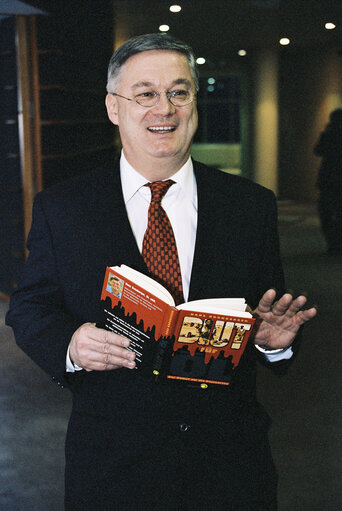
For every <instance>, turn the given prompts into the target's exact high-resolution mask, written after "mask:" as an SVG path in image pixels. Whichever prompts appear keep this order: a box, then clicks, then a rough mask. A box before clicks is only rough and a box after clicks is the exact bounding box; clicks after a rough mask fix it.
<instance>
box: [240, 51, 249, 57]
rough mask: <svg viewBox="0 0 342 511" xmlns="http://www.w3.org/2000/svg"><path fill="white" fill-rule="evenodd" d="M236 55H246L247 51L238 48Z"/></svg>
mask: <svg viewBox="0 0 342 511" xmlns="http://www.w3.org/2000/svg"><path fill="white" fill-rule="evenodd" d="M238 55H240V57H244V56H245V55H247V52H246V50H239V51H238Z"/></svg>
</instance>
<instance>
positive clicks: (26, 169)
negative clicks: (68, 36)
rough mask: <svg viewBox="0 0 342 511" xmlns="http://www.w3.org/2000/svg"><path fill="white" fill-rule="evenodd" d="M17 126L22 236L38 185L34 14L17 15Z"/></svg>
mask: <svg viewBox="0 0 342 511" xmlns="http://www.w3.org/2000/svg"><path fill="white" fill-rule="evenodd" d="M16 24H17V38H16V45H17V67H18V125H19V145H20V160H21V172H22V187H23V212H24V235H25V239H26V238H27V235H28V232H29V229H30V226H31V220H32V218H31V215H32V214H31V211H32V202H33V198H34V195H35V193H36V192H37V191H38V189H40V188H41V158H39V157H38V154H37V152H40V139H38V140H37V137H39V133H40V129H39V123H38V125H37V122H38V119H37V118H36V117H37V98H38V97H39V92H38V90H37V88H38V65H37V51H36V38H35V18H34V16H17V17H16Z"/></svg>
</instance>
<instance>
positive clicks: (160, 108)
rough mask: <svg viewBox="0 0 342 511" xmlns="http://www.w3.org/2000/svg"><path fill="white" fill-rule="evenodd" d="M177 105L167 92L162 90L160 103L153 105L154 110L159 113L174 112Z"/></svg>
mask: <svg viewBox="0 0 342 511" xmlns="http://www.w3.org/2000/svg"><path fill="white" fill-rule="evenodd" d="M175 110H176V107H175V106H174V105H173V104H172V103H171V101H169V98H168V97H167V94H166V92H161V93H160V97H159V101H158V103H157V104H156V105H155V106H154V107H153V111H154V112H156V113H158V114H159V115H170V114H173V113H174V112H175Z"/></svg>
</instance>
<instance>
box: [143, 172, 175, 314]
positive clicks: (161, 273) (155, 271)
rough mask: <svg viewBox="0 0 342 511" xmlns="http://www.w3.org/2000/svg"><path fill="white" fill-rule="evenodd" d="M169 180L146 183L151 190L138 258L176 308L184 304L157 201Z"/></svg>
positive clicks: (169, 234)
mask: <svg viewBox="0 0 342 511" xmlns="http://www.w3.org/2000/svg"><path fill="white" fill-rule="evenodd" d="M173 184H174V181H172V179H169V180H167V181H154V182H153V183H147V184H146V185H145V186H148V187H149V188H150V189H151V194H152V197H151V203H150V207H149V208H148V224H147V229H146V232H145V235H144V240H143V247H142V256H143V258H144V261H145V263H146V265H147V268H148V270H149V272H150V274H151V276H152V277H153V278H154V279H155V280H157V281H158V282H160V283H161V284H162V285H163V286H165V287H166V288H167V289H168V290H169V291H170V293H171V294H172V296H173V298H174V300H175V303H176V305H178V304H179V303H182V302H183V301H184V298H183V288H182V276H181V270H180V265H179V259H178V252H177V246H176V240H175V236H174V234H173V229H172V226H171V223H170V220H169V217H168V216H167V214H166V212H165V211H164V209H163V207H162V205H161V201H162V198H163V197H164V195H165V194H166V192H167V191H168V189H169V188H170V186H172V185H173Z"/></svg>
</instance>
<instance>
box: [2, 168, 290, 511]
mask: <svg viewBox="0 0 342 511" xmlns="http://www.w3.org/2000/svg"><path fill="white" fill-rule="evenodd" d="M194 168H195V175H196V180H197V187H198V228H197V236H196V247H195V256H194V262H193V269H192V275H191V284H190V296H189V300H196V299H200V298H209V297H245V298H246V300H247V302H248V303H249V304H250V305H251V306H252V307H253V306H255V305H256V304H257V303H258V301H259V299H260V297H261V295H262V293H263V292H264V291H265V290H267V289H268V288H270V287H276V288H277V289H278V290H279V291H282V290H283V274H282V269H281V263H280V258H279V247H278V237H277V226H276V222H277V220H276V205H275V198H274V195H273V194H272V192H270V191H269V190H266V189H265V188H263V187H261V186H258V185H256V184H254V183H252V182H251V181H248V180H245V179H242V178H240V177H236V176H231V175H227V174H224V173H222V172H220V171H217V170H215V169H210V168H208V167H206V166H204V165H202V164H200V163H196V162H195V164H194ZM28 247H29V249H30V255H29V259H28V262H27V265H26V268H25V272H24V275H23V277H22V279H21V281H20V283H19V286H18V289H17V290H16V291H15V292H14V294H13V295H12V297H11V306H10V310H9V313H8V315H7V323H8V324H9V325H11V326H12V327H13V329H14V333H15V337H16V340H17V343H18V345H19V346H20V347H21V348H22V349H23V350H24V351H25V352H26V353H27V354H28V355H29V356H30V357H31V358H32V359H33V360H34V361H35V362H36V363H37V364H38V365H39V366H40V367H41V368H42V369H44V370H45V371H47V372H48V373H49V374H50V375H51V377H52V378H53V380H55V381H56V382H57V383H59V384H61V385H67V386H69V387H70V388H71V390H72V391H73V396H74V401H73V402H74V406H73V412H72V416H71V420H70V424H69V430H68V436H67V447H66V452H67V465H66V474H67V476H66V480H67V486H66V487H67V497H66V501H67V502H69V504H67V505H69V506H70V507H67V509H73V510H75V509H82V510H85V509H88V507H86V505H89V509H92V511H93V510H94V509H97V507H95V504H94V502H93V504H91V502H92V500H91V499H92V498H93V496H94V494H95V493H96V492H97V493H96V501H97V502H99V501H101V499H103V498H104V497H103V494H106V495H109V494H110V495H111V493H110V492H111V490H109V487H114V486H115V491H114V490H113V495H115V501H116V502H117V504H118V507H111V506H110V505H109V504H108V503H107V504H106V501H105V500H103V501H101V502H102V504H99V506H100V505H101V506H102V507H99V509H102V511H103V510H105V509H107V508H108V509H120V510H123V509H126V507H124V504H123V501H121V500H120V498H121V497H120V495H121V494H120V491H121V490H122V491H123V499H126V500H127V493H128V494H129V495H133V493H134V494H137V493H138V494H139V500H137V504H136V505H135V504H134V502H135V501H134V498H135V497H133V496H132V498H131V500H130V504H129V506H131V507H129V506H128V507H127V510H128V509H132V510H135V509H154V507H153V502H154V501H152V500H151V499H155V501H156V502H159V504H157V503H156V509H158V508H160V509H163V510H166V509H170V510H174V511H175V510H176V509H178V508H177V507H176V504H175V499H176V496H175V493H174V492H175V490H173V493H172V495H171V494H170V493H169V491H168V489H167V488H169V487H167V488H166V486H165V485H161V484H160V481H161V480H162V481H164V482H165V481H166V480H169V479H170V475H171V474H172V477H173V479H174V480H177V477H178V478H179V477H180V475H179V464H180V462H181V461H182V460H180V459H176V458H177V457H176V454H175V453H176V452H178V451H179V449H180V446H181V452H182V455H181V457H182V459H183V461H184V463H188V464H191V467H192V468H193V467H194V465H196V466H197V465H198V464H200V466H203V463H204V461H203V460H206V461H205V464H206V465H207V466H208V468H206V469H205V473H206V474H208V473H209V472H210V466H211V465H210V464H211V463H212V462H213V460H215V465H214V466H213V467H212V471H214V472H215V471H216V472H217V470H215V469H216V468H217V467H221V468H220V473H222V474H223V475H222V480H224V481H226V472H225V471H226V470H227V466H229V471H230V477H231V478H232V483H231V486H230V487H229V490H228V493H229V494H231V498H230V500H229V502H240V501H241V498H242V499H246V502H254V501H255V502H257V500H258V499H261V498H265V499H267V498H268V497H267V495H271V494H272V492H273V494H274V488H275V475H274V471H273V467H272V462H271V460H270V458H269V456H268V455H267V456H266V455H265V452H266V451H267V443H266V440H265V432H266V431H267V427H268V419H267V416H266V415H265V413H264V412H263V411H262V410H261V408H260V406H259V405H258V404H257V402H256V399H255V372H256V359H257V358H258V357H260V355H259V354H258V352H257V350H256V349H255V347H254V346H252V345H251V346H249V347H248V349H247V351H246V353H245V355H244V356H243V359H242V363H241V365H240V367H239V370H238V371H237V374H236V378H235V381H234V383H233V385H232V386H231V388H229V389H228V390H226V389H225V390H224V391H223V390H221V389H215V390H208V391H203V390H200V391H199V390H198V389H192V388H185V389H184V388H179V387H177V386H175V387H172V386H166V385H155V384H153V383H152V382H150V381H148V380H145V379H142V378H141V377H140V376H139V374H137V373H138V371H137V372H135V371H129V370H126V369H121V370H117V371H111V372H96V371H95V372H90V373H86V372H83V371H82V372H81V373H77V374H72V375H67V374H66V373H65V356H66V351H67V347H68V344H69V341H70V338H71V336H72V334H73V332H74V331H75V330H76V329H77V328H78V327H79V326H80V325H81V324H83V323H84V322H87V321H90V322H95V323H96V322H98V320H99V319H100V313H101V305H100V295H101V286H102V282H103V278H104V272H105V268H106V266H114V265H120V264H122V263H124V264H126V265H129V266H131V267H133V268H136V269H138V270H140V271H143V272H147V269H146V266H145V264H144V262H143V260H142V257H141V255H140V253H139V250H138V248H137V245H136V242H135V239H134V236H133V234H132V231H131V228H130V225H129V221H128V217H127V214H126V210H125V205H124V202H123V197H122V190H121V182H120V176H119V165H118V164H115V166H114V165H113V166H111V167H108V168H107V169H104V170H99V171H96V172H94V173H91V174H88V175H85V176H81V177H79V178H76V179H74V180H72V181H69V182H65V183H61V184H59V185H57V186H55V187H53V188H50V189H47V190H45V191H43V192H42V193H40V194H38V195H37V197H36V199H35V204H34V212H33V223H32V229H31V232H30V236H29V240H28ZM260 358H262V357H260ZM276 366H277V364H276V365H273V366H272V367H273V368H275V367H276ZM180 423H184V424H187V425H190V426H191V429H190V431H191V435H192V436H190V434H189V435H188V437H187V438H188V439H189V438H192V440H191V441H194V439H196V443H195V444H194V445H193V446H192V448H191V449H190V447H189V445H190V444H191V442H190V440H188V441H187V442H188V443H184V441H183V438H184V435H183V437H182V436H180V437H178V435H179V428H178V425H179V424H180ZM188 431H189V430H188ZM213 432H214V434H213ZM251 432H253V434H251ZM204 433H205V435H204ZM203 435H204V436H203ZM218 439H219V440H218ZM232 439H233V441H232ZM181 442H182V443H181ZM198 446H203V447H204V449H203V452H204V454H203V458H202V459H201V460H200V461H198V463H197V462H195V461H194V453H195V451H197V450H198V449H197V447H198ZM201 450H202V449H201V448H200V451H201ZM142 460H144V464H142ZM149 460H150V464H149V465H148V461H149ZM166 460H167V463H166ZM227 460H229V461H227ZM232 460H233V461H232ZM217 464H218V465H217ZM231 464H233V465H232V466H231ZM147 465H148V466H150V467H153V470H152V469H151V474H152V475H151V474H150V476H149V481H151V485H152V483H153V482H154V477H155V474H158V478H157V480H156V484H154V483H153V485H152V486H153V487H158V488H159V490H158V491H159V494H158V495H154V494H153V493H152V490H151V488H149V489H148V490H147V489H146V485H144V486H139V484H138V480H139V481H140V480H142V479H143V478H142V477H141V475H142V474H145V475H146V474H149V472H148V468H147ZM189 466H190V465H189ZM157 467H159V468H157ZM166 467H167V472H165V474H164V472H163V471H165V470H166ZM177 467H178V468H177ZM139 471H140V472H139ZM260 471H262V473H263V475H262V476H260ZM246 472H247V473H248V476H247V478H246ZM233 473H235V475H234V476H232V474H233ZM118 474H120V476H119V475H118ZM132 474H140V475H139V477H138V476H136V477H135V476H133V475H132ZM153 474H154V475H153ZM253 478H254V481H253V482H252V479H253ZM214 479H215V480H216V479H218V480H220V477H217V478H214ZM266 479H267V480H266ZM182 480H183V486H179V485H176V486H177V488H178V489H179V488H181V489H179V491H180V493H181V494H184V492H186V491H189V485H187V484H186V485H185V486H186V488H185V487H184V474H183V479H182ZM104 481H105V483H104ZM114 481H116V482H117V484H116V485H114ZM118 481H119V483H118ZM123 481H125V482H124V483H123ZM128 481H131V483H129V482H128ZM210 484H211V485H212V484H214V483H213V481H211V483H210ZM131 485H132V486H133V487H134V491H133V489H132V488H131ZM204 486H205V485H204ZM96 488H97V489H98V490H96ZM218 488H220V487H218ZM123 489H124V490H123ZM217 492H220V490H219V489H218V490H217ZM197 494H199V493H198V489H197ZM100 495H101V497H100ZM152 495H154V496H152ZM189 495H190V494H189ZM162 496H164V497H165V502H164V504H163V505H162V506H161V507H160V499H161V498H162ZM265 496H266V497H265ZM74 498H75V500H73V499H74ZM177 498H178V497H177ZM201 498H202V499H203V498H205V496H202V497H201ZM132 499H133V500H132ZM144 499H145V500H144ZM248 499H250V500H248ZM253 499H254V500H253ZM270 499H271V497H270ZM108 501H109V500H108ZM190 501H191V502H194V495H190V496H189V502H190ZM76 502H81V504H79V505H80V507H79V508H78V507H76ZM86 502H87V503H88V504H86ZM89 502H90V504H89ZM111 502H113V501H112V500H111ZM201 502H202V504H203V500H202V501H201ZM217 502H221V501H217ZM222 502H223V501H222ZM224 502H226V501H224ZM227 502H228V501H227ZM144 503H145V504H144ZM212 503H213V501H212V500H211V505H213V504H212ZM143 504H144V505H143ZM168 505H169V506H170V507H167V506H168ZM203 505H204V504H203ZM218 505H221V504H218ZM224 505H226V504H224ZM244 505H245V509H247V508H246V506H247V504H244ZM106 506H108V507H106ZM144 506H145V507H144ZM158 506H159V507H158ZM188 509H190V504H189V507H188ZM197 509H201V507H199V501H198V503H197ZM203 509H205V507H204V508H203ZM225 509H226V508H225ZM227 509H228V507H227ZM232 509H237V508H236V507H233V508H232ZM251 509H254V508H252V507H251ZM255 509H257V508H255ZM263 509H264V508H263ZM265 509H266V508H265Z"/></svg>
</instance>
